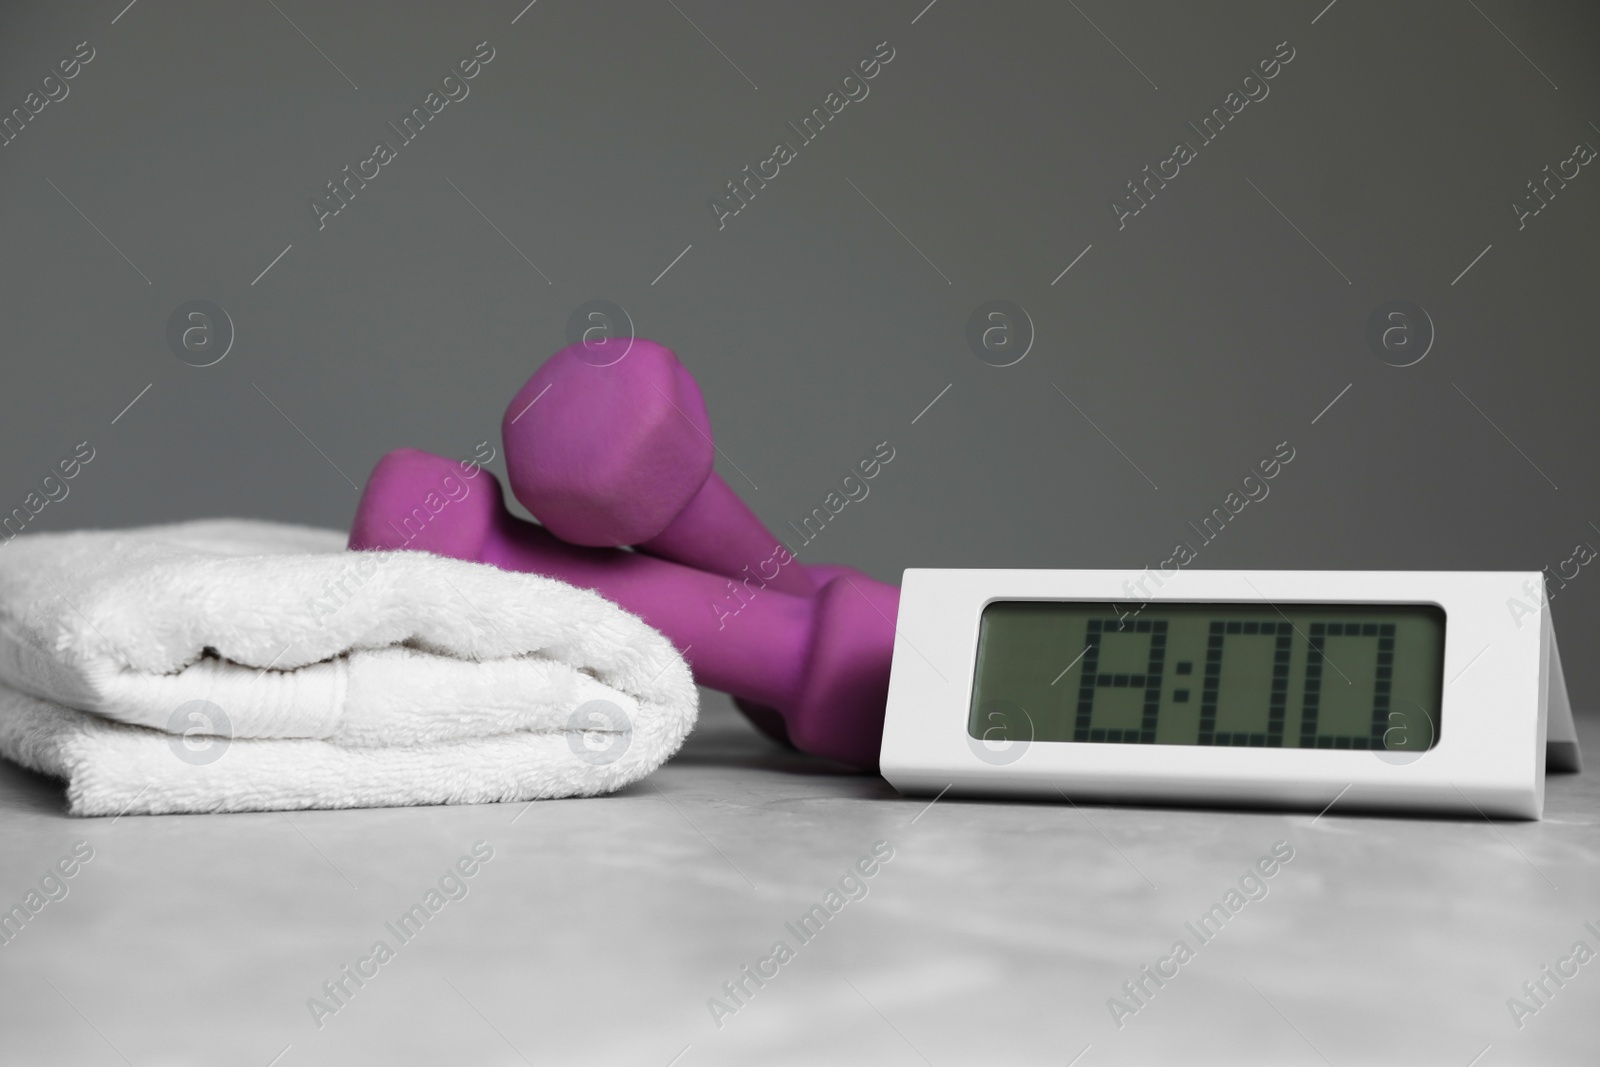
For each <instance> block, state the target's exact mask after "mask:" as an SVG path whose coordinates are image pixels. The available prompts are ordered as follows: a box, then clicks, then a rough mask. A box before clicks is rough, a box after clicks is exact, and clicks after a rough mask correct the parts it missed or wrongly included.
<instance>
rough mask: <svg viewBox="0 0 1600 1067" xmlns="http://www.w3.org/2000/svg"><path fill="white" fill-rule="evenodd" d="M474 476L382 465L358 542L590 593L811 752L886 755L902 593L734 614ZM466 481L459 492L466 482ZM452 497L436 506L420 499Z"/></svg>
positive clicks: (425, 456) (694, 579)
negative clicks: (512, 503) (680, 652)
mask: <svg viewBox="0 0 1600 1067" xmlns="http://www.w3.org/2000/svg"><path fill="white" fill-rule="evenodd" d="M481 473H482V475H483V480H478V481H473V482H471V483H468V482H467V481H465V480H464V479H463V478H462V477H461V476H460V474H461V468H460V466H459V465H458V464H457V463H455V462H454V461H452V460H449V459H445V458H444V457H442V456H434V455H430V454H429V453H426V452H418V451H415V450H412V449H400V450H397V451H394V452H391V453H389V454H388V455H387V456H384V457H383V459H381V460H379V461H378V465H377V467H376V468H375V469H374V470H373V472H372V476H371V478H369V479H368V480H367V485H366V488H365V489H364V490H362V493H361V503H360V505H359V506H358V508H357V510H356V517H355V522H354V523H353V524H352V526H351V530H350V547H351V548H352V549H392V548H410V549H418V550H422V551H426V552H433V553H436V554H438V555H443V556H452V557H455V558H457V559H467V560H477V561H479V562H483V563H489V564H493V565H494V566H497V567H501V568H503V569H506V570H514V571H532V572H535V573H539V574H543V575H547V576H549V577H552V578H557V579H560V580H562V581H566V582H570V583H572V584H573V585H579V586H584V587H587V588H590V589H594V590H596V591H597V592H599V593H600V594H601V595H603V596H605V597H607V598H609V599H611V600H613V601H615V602H616V603H617V604H619V605H621V606H622V607H623V608H625V609H627V610H628V611H631V612H633V613H634V614H636V615H638V616H640V617H641V618H643V619H644V620H645V621H646V622H648V623H649V624H650V625H652V626H654V627H656V628H657V629H658V630H660V631H661V632H662V633H664V634H665V635H666V636H667V637H668V638H669V639H670V640H671V641H672V642H673V643H674V644H676V645H677V646H678V647H679V648H680V649H686V648H688V647H690V646H691V645H692V646H693V647H694V673H695V676H696V680H697V681H699V682H700V683H702V684H704V685H707V686H710V687H712V688H715V689H721V690H724V691H725V692H728V693H732V694H735V695H736V696H739V697H743V698H746V699H748V700H750V701H753V702H755V703H756V704H759V705H761V706H764V707H768V708H774V709H777V712H778V714H779V715H781V716H782V717H783V722H784V725H785V728H786V732H787V734H788V737H789V739H790V740H791V741H792V742H793V744H794V745H795V746H796V747H797V748H799V749H801V750H802V751H805V752H811V753H814V754H816V755H819V756H828V757H830V758H832V759H836V760H839V761H841V762H844V763H848V764H851V765H853V766H856V767H860V768H863V769H866V770H873V769H876V767H877V765H878V746H879V744H880V742H881V740H882V735H883V712H884V704H885V701H886V700H887V699H888V692H889V665H890V661H891V659H892V657H893V653H894V636H895V630H894V620H895V618H896V615H897V613H898V611H899V605H900V591H899V590H898V589H896V588H895V587H893V586H890V585H885V584H883V583H881V582H875V581H873V580H871V579H869V578H865V577H861V578H852V577H849V576H840V577H838V578H835V579H833V580H831V581H829V582H827V583H826V584H825V585H824V586H823V587H822V588H821V589H820V590H819V591H818V592H817V593H816V594H815V595H814V596H809V597H805V596H793V595H790V594H787V593H782V592H778V591H776V590H774V589H770V588H768V589H763V590H760V591H759V592H758V593H757V595H755V596H753V597H752V598H751V599H750V600H749V601H747V602H746V603H745V604H744V606H743V608H742V610H741V611H740V612H739V614H738V615H737V616H736V617H735V618H733V619H728V618H727V617H726V612H725V611H719V610H718V605H719V604H720V603H721V602H723V598H724V597H725V595H726V585H727V583H726V580H725V579H724V578H722V577H720V576H718V575H715V574H708V573H706V572H704V571H700V570H697V569H695V568H693V567H687V566H684V565H682V564H679V563H673V562H671V561H669V560H664V559H658V558H655V557H653V556H649V555H645V554H643V553H638V552H627V551H623V550H620V549H615V548H596V547H583V546H578V545H571V544H567V543H565V542H563V541H562V540H560V539H558V538H556V537H555V536H553V535H552V534H551V533H550V532H549V531H546V530H545V529H543V528H541V527H539V526H537V525H535V524H533V523H529V522H524V521H523V520H521V519H518V518H517V517H515V516H514V515H512V514H511V513H510V512H509V511H507V510H506V507H505V501H504V498H503V496H502V495H501V489H500V483H499V482H498V481H497V480H496V479H495V477H494V475H493V474H490V473H489V472H487V471H483V472H481ZM463 487H465V488H463ZM430 499H431V500H436V501H437V500H445V501H448V503H446V504H445V505H444V506H443V507H442V508H441V509H440V510H439V511H437V512H432V511H430V510H429V509H427V508H424V507H422V502H423V501H425V500H430Z"/></svg>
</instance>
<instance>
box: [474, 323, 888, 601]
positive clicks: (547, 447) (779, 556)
mask: <svg viewBox="0 0 1600 1067" xmlns="http://www.w3.org/2000/svg"><path fill="white" fill-rule="evenodd" d="M612 347H615V348H618V349H619V350H620V354H617V355H613V354H612V353H611V351H610V349H611V348H612ZM546 392H548V393H549V395H548V396H546V395H545V394H546ZM536 401H537V403H535V402H536ZM500 434H501V437H502V439H503V440H504V442H505V448H506V473H507V481H509V482H510V485H511V492H512V493H513V494H515V495H516V498H517V499H518V500H520V501H522V503H523V505H524V506H525V507H526V508H527V509H528V510H529V511H531V512H532V513H533V515H534V517H535V518H536V519H538V520H539V521H540V522H541V523H543V524H544V525H545V527H546V528H548V529H549V530H550V532H551V533H553V534H555V535H556V536H557V537H559V538H561V539H562V540H563V541H566V542H569V543H570V544H575V545H594V546H601V545H604V546H619V545H633V546H636V547H637V548H639V549H640V550H641V551H644V552H648V553H650V554H651V555H654V556H660V557H662V558H663V559H670V560H675V561H676V562H678V563H684V564H687V565H689V566H691V567H695V568H698V569H699V570H703V571H710V572H711V573H712V574H723V575H727V576H728V577H730V578H735V579H746V578H752V577H753V578H756V579H758V580H759V581H761V582H763V583H764V584H765V585H767V586H768V587H770V588H772V589H775V590H777V591H779V592H783V593H793V594H796V595H798V596H805V595H808V594H811V593H815V592H816V591H817V590H818V589H819V588H821V586H822V585H823V583H824V582H825V581H827V580H828V579H830V578H834V577H837V576H838V575H839V574H841V573H849V574H851V575H852V576H854V575H856V574H859V573H860V572H858V571H853V570H850V569H849V568H841V567H838V566H829V567H821V568H808V567H804V566H801V565H800V564H799V563H798V562H797V561H794V560H793V558H792V557H791V556H790V555H789V552H788V549H786V548H783V547H782V546H781V545H780V544H779V541H778V538H776V537H774V536H773V535H772V533H771V532H770V531H769V530H768V529H767V528H766V526H765V525H764V524H763V523H762V522H761V520H760V519H759V518H757V517H756V515H755V513H754V512H752V511H751V510H750V509H749V508H748V507H747V506H746V505H745V503H744V501H743V500H741V499H739V496H738V494H737V493H735V492H734V491H733V490H732V489H731V488H730V487H729V486H728V484H727V483H726V482H725V481H723V480H722V478H721V476H719V475H718V474H717V473H716V471H714V470H712V461H713V460H714V459H715V458H716V449H715V446H714V445H713V444H712V440H711V423H710V421H709V419H707V417H706V405H705V400H704V399H703V398H702V397H701V395H700V388H699V386H697V385H696V384H695V381H694V379H693V378H692V377H690V375H689V372H688V371H687V370H686V369H684V366H683V364H681V363H679V362H678V357H677V356H675V355H673V353H672V350H671V349H669V348H667V347H666V346H664V345H659V344H657V343H656V342H654V341H646V340H644V339H643V338H609V339H606V340H603V341H598V342H595V341H591V342H587V343H579V344H574V345H568V346H567V347H566V348H563V349H562V350H561V351H559V352H557V353H556V354H555V355H553V356H551V357H550V358H549V359H548V360H546V361H545V363H544V365H543V366H542V367H540V368H539V369H538V371H536V372H535V373H534V375H533V377H532V378H529V379H528V383H527V384H526V385H524V386H523V387H522V389H521V390H520V391H519V392H518V393H517V395H516V396H515V397H513V398H512V400H511V404H510V406H508V407H507V408H506V413H505V417H504V418H503V419H502V420H501V422H500Z"/></svg>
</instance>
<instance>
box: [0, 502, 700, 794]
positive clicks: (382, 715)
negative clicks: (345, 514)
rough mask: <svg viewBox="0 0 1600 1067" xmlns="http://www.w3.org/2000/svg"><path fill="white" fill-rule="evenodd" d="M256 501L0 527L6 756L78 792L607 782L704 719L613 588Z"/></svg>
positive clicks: (528, 788)
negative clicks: (429, 549)
mask: <svg viewBox="0 0 1600 1067" xmlns="http://www.w3.org/2000/svg"><path fill="white" fill-rule="evenodd" d="M344 541H345V537H344V535H343V534H342V533H339V532H337V531H332V530H317V529H310V528H307V527H299V526H288V525H283V524H279V523H268V522H257V521H248V520H215V521H204V522H192V523H180V524H176V525H170V526H156V527H146V528H142V529H134V530H106V531H81V532H75V533H63V534H33V535H24V536H22V537H18V538H16V539H15V540H13V541H11V542H10V543H8V544H6V545H4V546H0V755H3V756H5V757H6V758H8V759H11V760H14V761H16V762H18V763H21V764H23V765H25V766H27V767H30V768H32V769H34V770H37V771H41V772H43V773H46V774H51V775H55V776H57V777H61V778H64V779H66V780H67V795H68V798H69V802H70V805H71V811H72V813H73V814H77V815H104V814H112V815H115V814H118V813H121V812H124V811H126V812H130V813H134V814H138V813H159V812H177V811H243V810H270V809H284V808H289V809H292V808H334V807H367V806H379V805H393V804H433V803H478V802H486V801H509V800H529V799H535V798H546V797H562V796H576V795H594V794H598V793H604V792H609V791H611V790H614V789H617V788H619V787H621V786H623V785H626V784H628V783H629V782H632V781H636V780H637V779H639V778H641V777H643V776H644V775H646V774H649V773H650V772H651V771H652V770H654V769H655V768H656V767H658V766H660V764H661V763H662V762H664V761H665V760H666V759H667V758H668V757H669V756H671V755H672V754H673V753H674V752H675V751H677V749H678V746H679V745H680V744H682V742H683V739H684V737H685V736H686V735H687V734H688V732H689V730H690V728H691V727H692V726H693V725H694V721H695V715H696V709H697V696H696V690H695V687H694V682H693V679H692V677H691V675H690V672H689V668H688V665H687V664H686V663H685V662H684V660H683V657H682V656H680V655H679V654H678V652H677V650H676V649H674V648H673V646H672V644H671V643H670V642H668V641H667V639H666V638H664V637H662V636H661V635H660V634H659V633H657V632H656V631H655V630H653V629H651V628H650V627H649V626H647V625H646V624H645V623H644V622H642V621H641V620H639V619H638V618H636V617H635V616H633V615H630V614H628V613H627V612H625V611H623V610H622V609H621V608H619V607H617V606H616V605H615V604H612V603H611V602H609V601H607V600H605V599H604V598H603V597H601V596H600V595H599V594H597V593H594V592H592V591H589V590H584V589H576V588H573V587H572V586H569V585H566V584H564V583H562V582H558V581H555V580H554V579H550V578H544V577H541V576H538V575H532V574H516V573H511V572H507V571H501V570H498V569H496V568H494V567H490V566H487V565H484V564H479V563H468V562H464V561H462V560H455V559H445V558H442V557H439V556H433V555H429V554H426V553H421V552H349V551H346V550H345V548H344Z"/></svg>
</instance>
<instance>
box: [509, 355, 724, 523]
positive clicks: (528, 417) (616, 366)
mask: <svg viewBox="0 0 1600 1067" xmlns="http://www.w3.org/2000/svg"><path fill="white" fill-rule="evenodd" d="M611 345H615V346H619V347H621V348H623V350H624V352H625V355H623V356H622V358H620V359H615V360H613V359H612V357H611V355H610V354H609V353H608V351H606V346H611ZM608 361H610V362H608ZM546 391H548V394H549V395H545V394H546ZM500 432H501V436H502V438H503V440H504V441H505V451H506V471H507V476H508V480H509V481H510V484H511V491H512V492H513V493H515V494H516V497H517V499H518V500H520V501H522V503H523V505H524V506H526V507H527V508H528V510H530V511H532V512H533V513H534V515H535V516H536V517H537V518H538V519H539V521H540V522H541V523H543V524H544V525H545V527H547V528H548V529H549V530H550V532H551V533H553V534H555V535H556V536H557V537H559V538H561V539H562V540H563V541H566V542H568V543H570V544H577V545H635V544H639V543H641V542H644V541H648V540H650V539H651V538H652V537H655V536H656V535H657V534H659V533H660V532H661V531H662V530H664V529H666V528H667V527H668V526H669V525H670V524H671V523H672V521H673V520H674V519H676V518H677V517H678V515H679V514H681V513H682V512H683V510H684V508H685V507H687V506H688V504H689V502H690V501H691V500H693V499H694V498H695V496H696V494H698V493H699V492H700V489H701V487H702V486H704V485H705V483H706V479H707V478H709V477H710V476H711V464H712V460H713V459H714V455H715V453H714V449H713V447H712V444H711V424H710V420H709V419H707V417H706V409H705V402H704V401H703V400H702V399H701V397H700V390H699V389H698V388H697V387H696V386H695V384H694V380H693V379H692V378H690V377H689V372H688V371H686V370H684V368H683V365H682V364H680V363H679V362H678V357H677V356H675V355H673V354H672V350H671V349H669V348H667V347H666V346H665V345H659V344H656V343H655V342H654V341H646V340H644V339H642V338H611V339H608V340H604V341H599V342H589V343H587V344H584V343H579V344H574V345H568V346H567V347H566V348H563V349H562V350H561V351H559V352H557V353H556V354H555V355H553V356H551V357H550V358H549V359H548V360H547V361H546V362H545V364H544V366H542V367H540V368H539V370H538V372H537V373H535V374H534V376H533V377H532V378H530V379H528V384H526V385H524V386H523V387H522V389H521V390H520V391H519V392H518V393H517V395H516V396H515V397H514V398H512V401H511V404H510V406H509V407H507V408H506V413H505V417H504V418H503V419H502V420H501V423H500Z"/></svg>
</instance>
